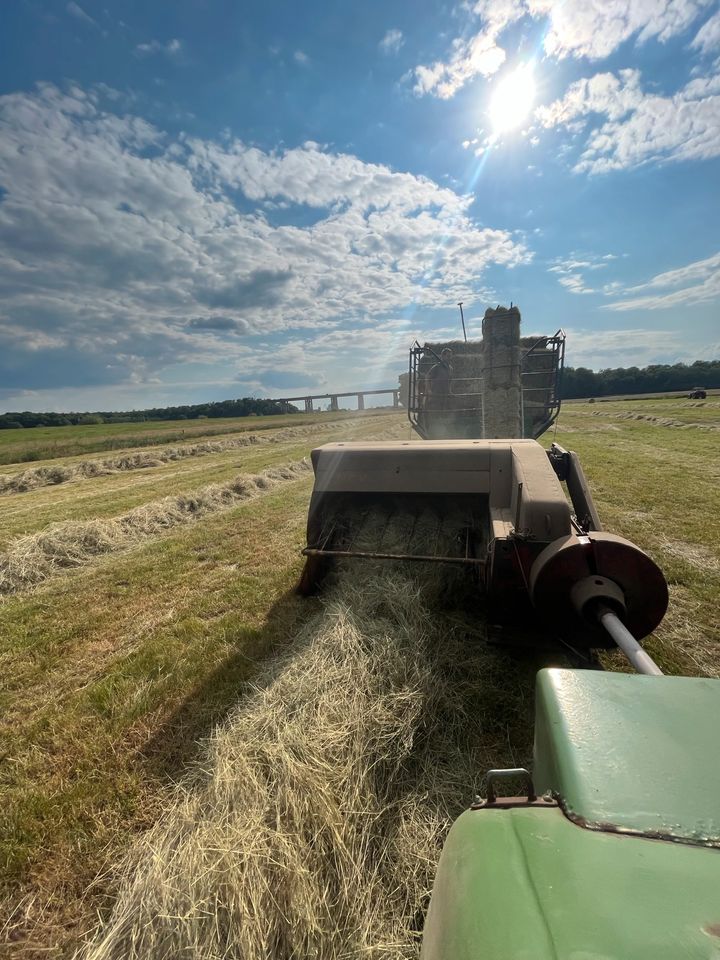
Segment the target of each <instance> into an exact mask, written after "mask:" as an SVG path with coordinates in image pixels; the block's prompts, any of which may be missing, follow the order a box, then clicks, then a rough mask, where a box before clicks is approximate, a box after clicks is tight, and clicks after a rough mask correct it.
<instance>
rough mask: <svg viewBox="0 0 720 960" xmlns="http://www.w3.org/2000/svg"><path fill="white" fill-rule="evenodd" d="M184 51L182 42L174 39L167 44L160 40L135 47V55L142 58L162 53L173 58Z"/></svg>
mask: <svg viewBox="0 0 720 960" xmlns="http://www.w3.org/2000/svg"><path fill="white" fill-rule="evenodd" d="M181 50H182V41H181V40H178V39H177V37H174V38H173V39H172V40H168V41H167V43H161V42H160V41H159V40H151V41H150V43H139V44H138V45H137V46H136V47H135V53H136V54H137V55H138V56H140V57H148V56H150V55H151V54H153V53H162V54H165V56H168V57H173V56H176V55H177V54H179V53H180V51H181Z"/></svg>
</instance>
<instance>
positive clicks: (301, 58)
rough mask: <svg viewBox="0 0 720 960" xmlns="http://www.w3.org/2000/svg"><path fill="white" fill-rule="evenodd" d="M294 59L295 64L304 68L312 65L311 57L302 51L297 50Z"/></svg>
mask: <svg viewBox="0 0 720 960" xmlns="http://www.w3.org/2000/svg"><path fill="white" fill-rule="evenodd" d="M293 59H294V61H295V63H299V64H300V66H302V67H306V66H307V65H308V64H309V63H310V57H309V56H308V55H307V54H306V53H303V51H302V50H296V51H295V53H294V54H293Z"/></svg>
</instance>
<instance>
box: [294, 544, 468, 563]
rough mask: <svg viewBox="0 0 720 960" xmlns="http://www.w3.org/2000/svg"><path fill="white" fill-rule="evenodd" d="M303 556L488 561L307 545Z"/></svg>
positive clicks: (439, 561)
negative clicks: (320, 547) (324, 548)
mask: <svg viewBox="0 0 720 960" xmlns="http://www.w3.org/2000/svg"><path fill="white" fill-rule="evenodd" d="M303 556H305V557H340V558H342V557H345V558H349V559H355V560H418V561H422V562H424V563H460V564H468V565H469V566H475V567H483V566H485V565H486V562H487V561H485V560H482V559H479V558H478V557H440V556H426V555H425V554H413V553H370V552H365V551H356V550H318V549H317V548H315V547H305V549H304V550H303Z"/></svg>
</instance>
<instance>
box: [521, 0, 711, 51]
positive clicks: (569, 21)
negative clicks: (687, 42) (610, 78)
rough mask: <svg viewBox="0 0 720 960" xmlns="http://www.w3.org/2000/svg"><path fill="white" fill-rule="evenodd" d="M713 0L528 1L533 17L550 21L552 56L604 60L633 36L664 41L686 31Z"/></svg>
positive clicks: (548, 41) (547, 43) (548, 38)
mask: <svg viewBox="0 0 720 960" xmlns="http://www.w3.org/2000/svg"><path fill="white" fill-rule="evenodd" d="M712 2H713V0H592V2H582V3H562V2H558V0H527V6H528V10H529V12H530V14H531V15H532V16H533V17H547V18H548V19H549V24H548V30H547V32H546V33H545V37H544V40H543V45H544V48H545V52H546V53H547V54H548V55H549V56H551V57H557V58H558V59H562V58H563V57H568V56H572V57H587V58H589V59H591V60H599V59H602V58H604V57H608V56H610V54H611V53H612V52H613V50H615V49H616V48H617V47H619V46H620V44H621V43H623V42H624V41H626V40H629V39H630V38H631V37H633V36H634V37H636V38H637V41H638V43H644V42H645V41H647V40H649V39H651V38H655V39H657V40H659V41H660V42H663V43H664V42H665V41H667V40H669V39H670V38H671V37H674V36H678V35H679V34H681V33H683V32H684V31H685V30H687V29H688V28H689V27H690V26H691V25H692V23H693V22H694V20H695V19H696V18H697V17H698V16H699V15H700V13H702V11H703V10H706V9H707V8H708V7H709V6H710V4H711V3H712Z"/></svg>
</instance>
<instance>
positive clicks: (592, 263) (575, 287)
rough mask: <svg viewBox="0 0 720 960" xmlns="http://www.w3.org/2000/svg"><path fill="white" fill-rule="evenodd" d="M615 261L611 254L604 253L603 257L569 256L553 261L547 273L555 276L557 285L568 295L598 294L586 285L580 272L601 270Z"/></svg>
mask: <svg viewBox="0 0 720 960" xmlns="http://www.w3.org/2000/svg"><path fill="white" fill-rule="evenodd" d="M615 259H616V257H615V254H613V253H606V254H604V255H603V256H596V255H595V254H585V255H582V254H571V256H570V257H567V258H558V259H557V260H554V261H553V262H552V265H551V266H550V267H548V273H554V274H557V278H558V283H559V284H560V285H561V286H563V287H565V289H566V290H568V291H569V292H570V293H578V294H581V293H598V290H596V289H595V288H593V287H591V286H589V285H588V284H587V283H586V281H585V278H584V277H583V274H582V272H581V271H585V270H603V269H604V268H605V267H607V265H608V263H609V261H610V260H615ZM606 286H608V285H607V284H606ZM603 289H604V288H603Z"/></svg>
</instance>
